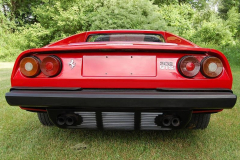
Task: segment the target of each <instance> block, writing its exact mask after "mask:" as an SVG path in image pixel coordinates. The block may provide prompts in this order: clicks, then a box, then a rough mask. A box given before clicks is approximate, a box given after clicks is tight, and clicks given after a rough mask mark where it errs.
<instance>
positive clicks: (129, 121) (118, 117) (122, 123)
mask: <svg viewBox="0 0 240 160" xmlns="http://www.w3.org/2000/svg"><path fill="white" fill-rule="evenodd" d="M102 118H103V128H104V129H126V130H133V129H134V112H102Z"/></svg>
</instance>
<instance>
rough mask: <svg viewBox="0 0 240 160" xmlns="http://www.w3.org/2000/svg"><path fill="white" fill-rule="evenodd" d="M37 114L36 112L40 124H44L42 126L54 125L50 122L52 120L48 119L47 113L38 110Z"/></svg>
mask: <svg viewBox="0 0 240 160" xmlns="http://www.w3.org/2000/svg"><path fill="white" fill-rule="evenodd" d="M37 114H38V119H39V121H40V122H41V124H42V125H44V126H53V125H54V124H53V123H52V121H51V120H50V118H49V116H48V114H47V113H42V112H38V113H37Z"/></svg>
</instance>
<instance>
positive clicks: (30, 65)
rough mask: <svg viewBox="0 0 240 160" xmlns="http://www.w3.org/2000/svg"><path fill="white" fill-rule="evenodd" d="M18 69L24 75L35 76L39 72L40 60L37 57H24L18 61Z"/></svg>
mask: <svg viewBox="0 0 240 160" xmlns="http://www.w3.org/2000/svg"><path fill="white" fill-rule="evenodd" d="M20 71H21V73H22V74H23V75H24V76H27V77H35V76H37V75H38V74H39V73H40V60H39V59H38V58H37V57H34V56H31V57H25V58H23V59H22V60H21V62H20Z"/></svg>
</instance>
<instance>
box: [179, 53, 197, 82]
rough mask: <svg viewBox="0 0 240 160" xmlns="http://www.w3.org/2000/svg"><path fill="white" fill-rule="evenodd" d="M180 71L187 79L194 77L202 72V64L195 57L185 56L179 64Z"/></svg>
mask: <svg viewBox="0 0 240 160" xmlns="http://www.w3.org/2000/svg"><path fill="white" fill-rule="evenodd" d="M178 70H179V72H180V73H181V74H182V75H183V76H185V77H188V78H191V77H194V76H196V75H197V74H198V72H199V71H200V62H199V61H198V59H197V58H195V57H193V56H184V57H182V58H181V59H180V61H179V63H178Z"/></svg>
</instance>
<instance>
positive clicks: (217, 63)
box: [201, 56, 223, 78]
mask: <svg viewBox="0 0 240 160" xmlns="http://www.w3.org/2000/svg"><path fill="white" fill-rule="evenodd" d="M201 65H202V70H201V71H202V74H203V75H204V76H206V77H208V78H215V77H217V76H219V75H220V74H221V73H222V70H223V64H222V61H221V60H220V59H219V58H217V57H210V56H209V57H205V58H204V59H203V60H202V63H201Z"/></svg>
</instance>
